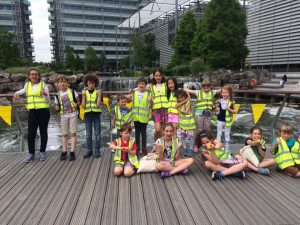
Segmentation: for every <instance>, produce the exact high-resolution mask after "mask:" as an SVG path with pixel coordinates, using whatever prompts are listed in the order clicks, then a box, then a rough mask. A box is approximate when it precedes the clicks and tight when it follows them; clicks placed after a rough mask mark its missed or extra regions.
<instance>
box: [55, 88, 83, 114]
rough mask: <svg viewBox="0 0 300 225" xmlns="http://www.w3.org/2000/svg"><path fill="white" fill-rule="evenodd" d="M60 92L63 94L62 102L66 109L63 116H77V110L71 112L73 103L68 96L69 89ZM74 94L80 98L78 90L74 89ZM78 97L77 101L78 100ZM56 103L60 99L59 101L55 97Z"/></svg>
mask: <svg viewBox="0 0 300 225" xmlns="http://www.w3.org/2000/svg"><path fill="white" fill-rule="evenodd" d="M59 94H60V96H61V101H62V104H63V106H64V107H63V111H64V114H62V115H61V117H62V118H71V117H73V116H77V115H78V112H77V111H75V112H70V111H71V110H72V105H71V102H70V100H69V97H68V90H67V91H64V92H62V91H59ZM74 94H75V98H76V99H77V98H78V94H77V92H76V91H74ZM76 99H74V100H75V102H76ZM54 104H56V105H57V104H58V101H57V98H56V97H55V98H54Z"/></svg>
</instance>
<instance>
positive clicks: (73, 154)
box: [69, 152, 75, 161]
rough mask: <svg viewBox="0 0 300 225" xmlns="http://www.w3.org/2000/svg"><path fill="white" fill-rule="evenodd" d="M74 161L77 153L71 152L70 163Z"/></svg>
mask: <svg viewBox="0 0 300 225" xmlns="http://www.w3.org/2000/svg"><path fill="white" fill-rule="evenodd" d="M74 160H75V152H70V158H69V161H74Z"/></svg>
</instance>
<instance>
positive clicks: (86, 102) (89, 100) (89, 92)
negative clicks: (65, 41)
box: [81, 75, 102, 158]
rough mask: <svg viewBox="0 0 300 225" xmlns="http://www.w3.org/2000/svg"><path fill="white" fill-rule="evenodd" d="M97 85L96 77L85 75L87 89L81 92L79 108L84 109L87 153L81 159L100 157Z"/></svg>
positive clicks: (98, 95)
mask: <svg viewBox="0 0 300 225" xmlns="http://www.w3.org/2000/svg"><path fill="white" fill-rule="evenodd" d="M98 83H99V81H98V77H97V76H94V75H87V76H85V78H84V86H85V87H87V88H86V89H84V90H83V91H82V102H81V106H82V107H83V108H84V121H85V128H86V145H87V151H86V152H85V153H84V154H83V158H89V157H91V156H92V155H94V157H95V158H99V157H100V156H101V153H100V139H101V126H100V123H101V121H100V115H101V109H100V104H101V102H102V100H101V91H100V90H96V87H97V86H98ZM93 127H94V133H95V139H96V140H95V142H96V143H95V152H94V153H93Z"/></svg>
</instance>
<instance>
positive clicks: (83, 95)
mask: <svg viewBox="0 0 300 225" xmlns="http://www.w3.org/2000/svg"><path fill="white" fill-rule="evenodd" d="M81 94H82V97H85V89H83V90H82V92H81Z"/></svg>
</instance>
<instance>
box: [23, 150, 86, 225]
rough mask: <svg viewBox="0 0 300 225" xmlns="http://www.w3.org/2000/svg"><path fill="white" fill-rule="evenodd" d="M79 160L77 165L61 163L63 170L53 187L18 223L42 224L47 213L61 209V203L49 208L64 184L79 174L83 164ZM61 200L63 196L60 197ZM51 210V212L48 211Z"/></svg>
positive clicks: (79, 154) (52, 184)
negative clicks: (42, 219) (41, 221)
mask: <svg viewBox="0 0 300 225" xmlns="http://www.w3.org/2000/svg"><path fill="white" fill-rule="evenodd" d="M81 155H82V154H81V152H80V151H79V152H78V153H77V158H78V157H81ZM77 160H78V159H76V163H75V161H74V162H68V161H66V162H61V164H63V167H62V169H61V170H60V171H59V172H58V173H57V174H56V177H55V178H54V180H53V181H52V183H51V185H49V186H48V188H47V190H46V191H45V192H44V193H43V196H42V197H41V198H40V199H39V202H38V203H37V204H36V205H35V207H34V209H33V210H32V211H31V212H30V214H29V215H28V217H27V218H26V219H25V220H24V221H23V223H21V222H22V220H19V221H18V222H19V223H20V224H30V225H35V224H40V223H39V221H40V220H41V218H42V217H43V216H44V214H45V213H46V211H47V212H49V211H50V212H51V211H52V210H53V208H54V209H56V208H57V207H58V208H60V207H59V204H58V203H59V202H57V201H56V202H55V203H57V204H56V206H55V207H49V206H50V204H51V203H52V202H53V201H55V197H57V196H58V195H57V194H58V193H60V190H61V189H62V185H63V183H64V182H65V181H66V180H68V179H69V178H70V177H72V176H74V174H77V173H78V170H79V169H80V167H81V164H82V162H77ZM70 183H71V182H70ZM60 197H61V198H63V197H62V195H61V196H60ZM48 210H49V211H48ZM56 214H57V213H55V212H54V213H53V214H52V215H53V217H54V216H55V217H56Z"/></svg>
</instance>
